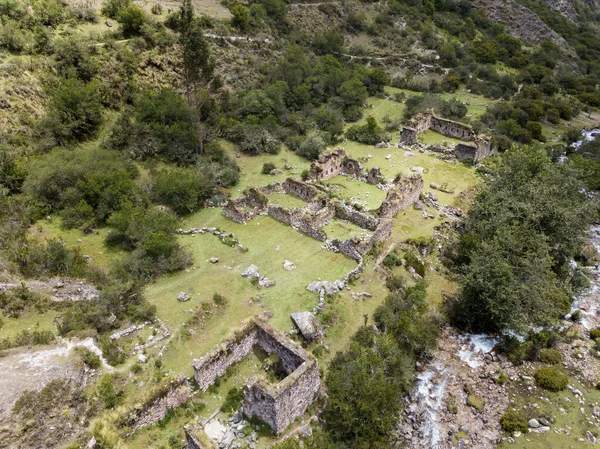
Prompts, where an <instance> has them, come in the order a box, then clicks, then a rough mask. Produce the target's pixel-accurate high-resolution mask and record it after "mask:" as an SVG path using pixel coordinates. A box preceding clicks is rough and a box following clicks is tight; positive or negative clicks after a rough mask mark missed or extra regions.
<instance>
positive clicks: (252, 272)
mask: <svg viewBox="0 0 600 449" xmlns="http://www.w3.org/2000/svg"><path fill="white" fill-rule="evenodd" d="M242 277H245V278H248V279H260V270H259V269H258V267H257V266H256V265H250V266H249V267H248V268H246V269H245V270H244V271H242Z"/></svg>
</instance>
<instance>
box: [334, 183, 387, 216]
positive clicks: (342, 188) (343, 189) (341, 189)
mask: <svg viewBox="0 0 600 449" xmlns="http://www.w3.org/2000/svg"><path fill="white" fill-rule="evenodd" d="M323 184H325V185H327V186H329V187H330V188H331V189H332V190H333V191H334V192H335V193H336V194H337V195H338V196H339V197H341V198H343V199H344V200H346V201H349V202H353V201H359V202H365V203H366V204H367V209H368V210H375V209H377V208H379V206H380V205H381V203H382V201H383V200H384V199H385V195H386V192H384V191H383V190H380V189H378V188H377V187H375V186H374V185H372V184H367V183H365V182H362V181H357V180H356V179H352V178H350V177H348V176H336V177H335V178H331V179H329V180H327V181H324V182H323Z"/></svg>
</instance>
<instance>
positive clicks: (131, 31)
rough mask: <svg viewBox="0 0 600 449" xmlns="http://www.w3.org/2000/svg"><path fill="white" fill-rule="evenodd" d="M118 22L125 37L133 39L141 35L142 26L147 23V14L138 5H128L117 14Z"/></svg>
mask: <svg viewBox="0 0 600 449" xmlns="http://www.w3.org/2000/svg"><path fill="white" fill-rule="evenodd" d="M117 22H119V24H120V25H121V32H122V33H123V36H124V37H132V36H137V35H139V34H140V30H141V29H142V25H144V23H146V13H144V10H143V9H142V8H140V7H139V6H138V5H136V4H134V3H128V4H127V6H124V7H122V8H120V9H119V10H118V12H117Z"/></svg>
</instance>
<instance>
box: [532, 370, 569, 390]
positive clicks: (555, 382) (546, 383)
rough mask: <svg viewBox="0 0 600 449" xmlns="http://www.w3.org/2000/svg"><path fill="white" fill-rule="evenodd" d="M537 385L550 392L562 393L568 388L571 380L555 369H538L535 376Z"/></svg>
mask: <svg viewBox="0 0 600 449" xmlns="http://www.w3.org/2000/svg"><path fill="white" fill-rule="evenodd" d="M534 378H535V382H536V384H537V385H538V386H539V387H541V388H543V389H544V390H549V391H561V390H564V389H565V388H567V384H568V383H569V378H568V377H567V376H565V375H564V374H563V373H562V372H560V371H559V370H557V369H556V368H554V367H544V368H540V369H538V370H537V371H536V372H535V374H534Z"/></svg>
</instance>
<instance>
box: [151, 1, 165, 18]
mask: <svg viewBox="0 0 600 449" xmlns="http://www.w3.org/2000/svg"><path fill="white" fill-rule="evenodd" d="M150 12H151V13H152V14H154V15H155V16H160V15H161V14H162V12H163V7H162V5H161V4H160V3H156V4H154V5H152V9H150Z"/></svg>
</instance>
